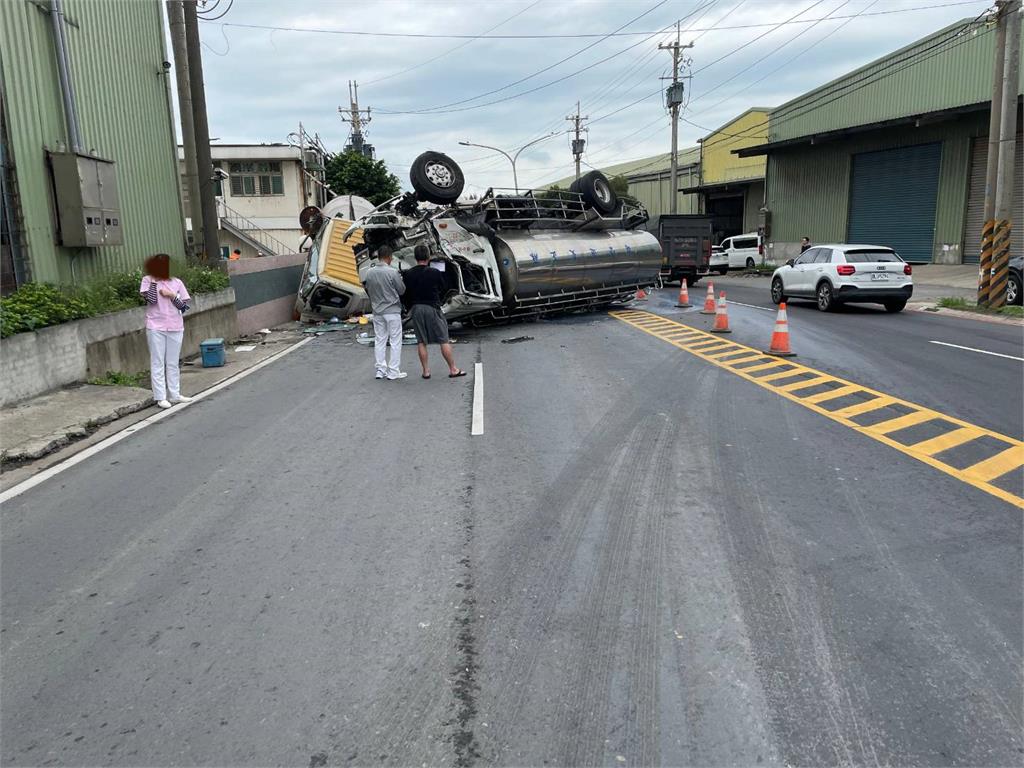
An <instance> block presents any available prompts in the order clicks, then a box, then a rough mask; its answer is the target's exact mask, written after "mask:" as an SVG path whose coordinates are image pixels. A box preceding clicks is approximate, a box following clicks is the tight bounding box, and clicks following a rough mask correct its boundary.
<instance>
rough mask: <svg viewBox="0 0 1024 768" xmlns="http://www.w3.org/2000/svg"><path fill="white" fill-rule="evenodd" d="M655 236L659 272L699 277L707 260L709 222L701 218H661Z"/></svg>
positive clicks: (709, 245)
mask: <svg viewBox="0 0 1024 768" xmlns="http://www.w3.org/2000/svg"><path fill="white" fill-rule="evenodd" d="M659 230H660V231H659V236H658V239H659V240H660V241H661V247H662V251H663V253H664V259H663V262H662V272H663V273H665V274H668V273H671V274H674V275H679V274H691V275H697V274H700V275H703V274H706V273H707V271H708V261H709V259H710V257H711V223H710V220H709V219H707V218H706V217H703V216H679V217H673V216H664V215H663V216H662V217H661V220H660V222H659Z"/></svg>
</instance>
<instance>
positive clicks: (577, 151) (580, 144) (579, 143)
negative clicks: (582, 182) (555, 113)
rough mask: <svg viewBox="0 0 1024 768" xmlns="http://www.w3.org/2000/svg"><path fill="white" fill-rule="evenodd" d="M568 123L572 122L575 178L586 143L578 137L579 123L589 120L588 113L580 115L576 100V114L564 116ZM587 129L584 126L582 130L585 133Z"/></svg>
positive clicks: (578, 175)
mask: <svg viewBox="0 0 1024 768" xmlns="http://www.w3.org/2000/svg"><path fill="white" fill-rule="evenodd" d="M565 119H566V120H568V121H569V122H570V123H572V124H573V136H574V138H573V140H572V156H573V157H574V158H575V159H576V180H577V181H579V178H580V158H581V157H582V156H583V148H584V147H585V146H586V145H587V140H586V139H583V138H580V124H581V123H582V122H583V121H584V120H589V119H590V117H589V116H588V115H582V116H581V115H580V103H579V102H578V101H577V102H576V114H575V115H568V116H567V117H566V118H565ZM588 130H589V129H588V128H584V129H583V132H584V133H586V132H587V131H588Z"/></svg>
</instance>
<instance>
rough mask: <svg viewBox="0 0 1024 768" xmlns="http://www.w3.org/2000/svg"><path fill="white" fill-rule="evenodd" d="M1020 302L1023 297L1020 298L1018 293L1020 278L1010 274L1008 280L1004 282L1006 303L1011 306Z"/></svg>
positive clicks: (1023, 299)
mask: <svg viewBox="0 0 1024 768" xmlns="http://www.w3.org/2000/svg"><path fill="white" fill-rule="evenodd" d="M1022 301H1024V296H1021V292H1020V277H1019V276H1018V275H1015V274H1013V273H1012V272H1011V273H1010V278H1009V279H1008V280H1007V281H1006V303H1007V304H1008V305H1010V306H1012V305H1014V304H1020V303H1021V302H1022Z"/></svg>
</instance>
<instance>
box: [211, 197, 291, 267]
mask: <svg viewBox="0 0 1024 768" xmlns="http://www.w3.org/2000/svg"><path fill="white" fill-rule="evenodd" d="M217 216H218V218H219V219H220V225H221V227H223V228H224V229H225V230H227V231H228V232H230V233H231V234H233V235H234V236H235V237H237V238H238V239H239V240H241V241H242V242H243V243H245V244H246V245H248V246H250V247H251V248H255V249H256V250H257V251H260V252H261V253H262V254H263V255H264V256H278V255H280V254H282V253H294V252H295V251H296V250H297V249H295V248H290V247H289V246H287V245H285V244H284V243H282V242H281V241H280V240H278V239H277V238H276V237H274V236H273V235H271V234H270V233H269V232H267V231H266V230H265V229H263V228H261V227H260V226H259V225H258V224H256V223H255V222H253V221H252V220H251V219H247V218H246V217H245V216H243V215H242V214H240V213H239V212H238V211H236V210H234V209H233V208H231V207H230V206H229V205H227V204H225V202H224V201H223V200H221V199H220V198H218V199H217Z"/></svg>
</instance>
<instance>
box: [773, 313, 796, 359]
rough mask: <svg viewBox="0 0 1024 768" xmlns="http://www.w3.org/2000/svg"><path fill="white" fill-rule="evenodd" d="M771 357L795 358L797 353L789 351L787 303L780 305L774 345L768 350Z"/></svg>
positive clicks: (774, 333)
mask: <svg viewBox="0 0 1024 768" xmlns="http://www.w3.org/2000/svg"><path fill="white" fill-rule="evenodd" d="M768 354H769V355H777V356H778V357H794V356H795V355H796V352H792V351H790V349H789V321H788V320H787V319H786V303H785V302H782V303H781V304H779V315H778V317H776V318H775V330H774V331H772V343H771V346H770V347H769V348H768Z"/></svg>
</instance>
